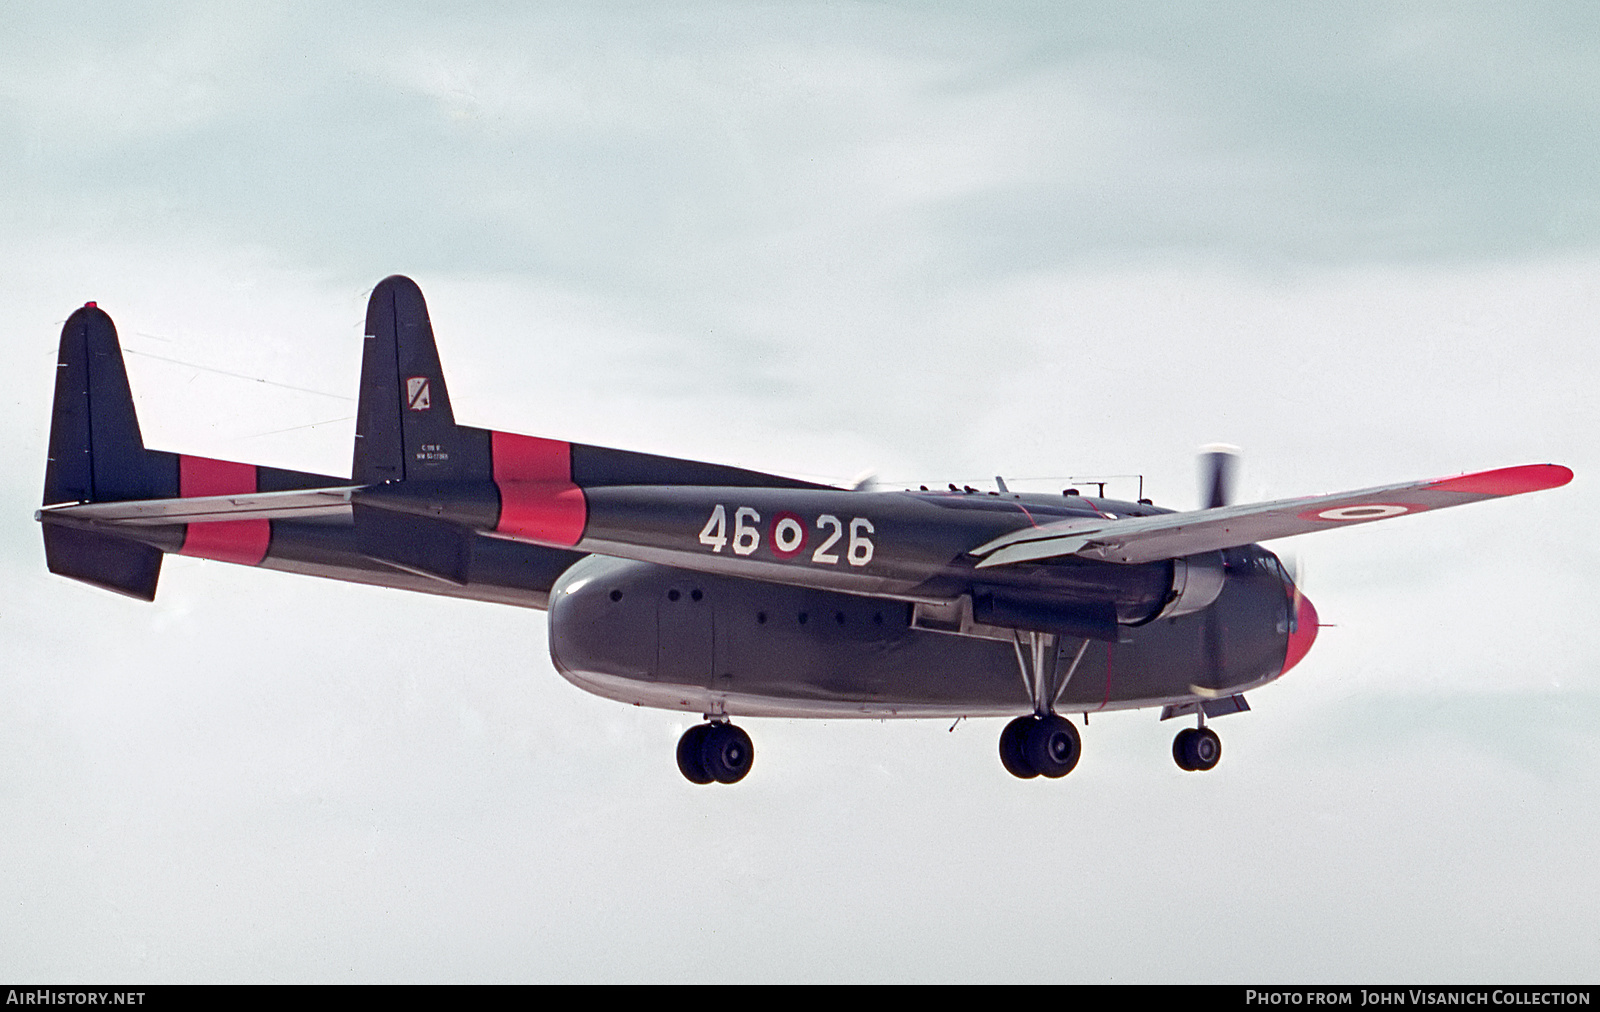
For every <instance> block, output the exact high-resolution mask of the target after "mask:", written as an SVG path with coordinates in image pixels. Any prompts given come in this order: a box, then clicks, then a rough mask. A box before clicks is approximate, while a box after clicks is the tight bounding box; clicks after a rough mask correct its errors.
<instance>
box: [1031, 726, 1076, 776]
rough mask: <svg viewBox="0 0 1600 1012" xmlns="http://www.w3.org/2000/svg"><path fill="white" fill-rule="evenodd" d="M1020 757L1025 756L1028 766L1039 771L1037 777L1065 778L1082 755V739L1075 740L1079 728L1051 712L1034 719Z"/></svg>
mask: <svg viewBox="0 0 1600 1012" xmlns="http://www.w3.org/2000/svg"><path fill="white" fill-rule="evenodd" d="M1023 754H1024V755H1026V756H1027V759H1028V765H1029V766H1032V767H1033V768H1034V769H1036V770H1038V771H1039V775H1040V776H1042V777H1050V778H1051V779H1055V778H1057V777H1064V776H1066V775H1067V774H1068V773H1071V772H1072V768H1073V767H1074V766H1076V765H1078V757H1079V756H1081V755H1082V754H1083V740H1082V739H1081V738H1079V737H1078V729H1077V728H1076V727H1074V726H1072V721H1070V720H1068V719H1067V718H1065V717H1063V716H1060V715H1059V714H1055V713H1052V714H1048V715H1046V716H1043V717H1036V718H1034V721H1033V726H1032V727H1030V728H1028V737H1027V740H1026V742H1025V743H1024V745H1023Z"/></svg>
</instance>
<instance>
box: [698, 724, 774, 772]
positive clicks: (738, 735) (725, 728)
mask: <svg viewBox="0 0 1600 1012" xmlns="http://www.w3.org/2000/svg"><path fill="white" fill-rule="evenodd" d="M704 726H705V731H704V732H703V734H702V736H701V738H700V752H699V759H700V768H701V769H702V770H703V771H704V772H705V774H706V776H708V777H710V778H711V779H712V780H715V781H716V782H717V783H719V784H735V783H738V782H739V781H740V780H743V779H744V776H745V774H746V773H749V772H750V765H751V764H752V763H753V762H755V758H756V747H755V745H754V744H752V743H751V741H750V736H749V735H748V734H745V733H744V730H743V729H742V728H739V727H736V726H735V725H733V724H706V725H704ZM680 766H681V764H680ZM685 775H686V776H687V774H685Z"/></svg>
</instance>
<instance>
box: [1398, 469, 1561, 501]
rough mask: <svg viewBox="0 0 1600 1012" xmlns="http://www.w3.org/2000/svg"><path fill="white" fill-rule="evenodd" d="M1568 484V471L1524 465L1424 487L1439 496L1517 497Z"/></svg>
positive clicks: (1451, 479) (1438, 482)
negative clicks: (1444, 494)
mask: <svg viewBox="0 0 1600 1012" xmlns="http://www.w3.org/2000/svg"><path fill="white" fill-rule="evenodd" d="M1571 480H1572V469H1571V468H1566V467H1562V466H1561V465H1560V464H1524V465H1522V466H1521V467H1502V468H1500V469H1499V470H1497V471H1479V472H1478V473H1477V474H1463V475H1460V476H1458V477H1455V478H1440V479H1439V480H1438V481H1436V482H1433V483H1432V484H1430V485H1429V486H1428V487H1429V488H1430V489H1437V490H1439V491H1441V492H1465V493H1467V494H1469V495H1521V494H1522V493H1524V492H1538V491H1540V490H1542V489H1547V488H1559V487H1561V486H1562V485H1565V484H1566V483H1567V482H1569V481H1571Z"/></svg>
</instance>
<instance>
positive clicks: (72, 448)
mask: <svg viewBox="0 0 1600 1012" xmlns="http://www.w3.org/2000/svg"><path fill="white" fill-rule="evenodd" d="M177 489H178V461H177V458H176V456H174V455H173V454H170V453H152V452H150V451H148V450H146V449H145V448H144V438H143V437H142V436H141V435H140V434H139V419H138V417H137V416H136V415H135V413H134V408H133V392H132V391H131V390H130V389H129V387H128V373H127V370H126V369H125V368H124V367H123V364H122V347H121V345H119V344H118V343H117V328H116V326H115V325H114V324H113V323H112V322H111V317H109V316H107V315H106V314H105V312H104V311H102V310H101V309H99V308H98V307H96V306H95V304H94V303H92V302H91V303H89V304H88V305H86V306H84V307H83V308H82V309H80V310H78V311H77V312H75V313H73V314H72V315H71V316H70V317H68V318H67V323H66V326H64V327H62V328H61V352H60V355H59V357H58V358H57V360H56V397H55V409H54V411H53V413H52V414H51V417H50V461H49V463H48V464H47V465H46V466H45V472H44V505H46V506H49V505H51V504H53V503H62V502H104V501H108V500H118V499H159V498H162V497H163V496H171V495H176V494H177Z"/></svg>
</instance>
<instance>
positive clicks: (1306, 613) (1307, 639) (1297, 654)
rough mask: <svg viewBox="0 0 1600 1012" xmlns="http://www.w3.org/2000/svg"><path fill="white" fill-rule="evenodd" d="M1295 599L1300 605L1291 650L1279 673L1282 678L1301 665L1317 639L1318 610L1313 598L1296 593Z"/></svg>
mask: <svg viewBox="0 0 1600 1012" xmlns="http://www.w3.org/2000/svg"><path fill="white" fill-rule="evenodd" d="M1294 599H1295V600H1298V601H1299V605H1298V607H1297V608H1296V610H1295V624H1294V630H1293V631H1292V632H1290V633H1289V649H1288V650H1287V651H1286V652H1285V653H1284V657H1283V670H1282V671H1279V672H1278V674H1279V675H1280V676H1281V675H1283V674H1286V673H1287V672H1288V670H1289V669H1290V668H1292V667H1294V666H1295V665H1296V664H1299V663H1300V661H1301V659H1302V658H1304V657H1305V655H1306V654H1307V653H1309V652H1310V651H1311V644H1312V643H1314V642H1316V639H1317V609H1316V607H1315V606H1314V605H1312V603H1311V598H1309V597H1306V596H1305V595H1304V594H1300V593H1295V595H1294Z"/></svg>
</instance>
